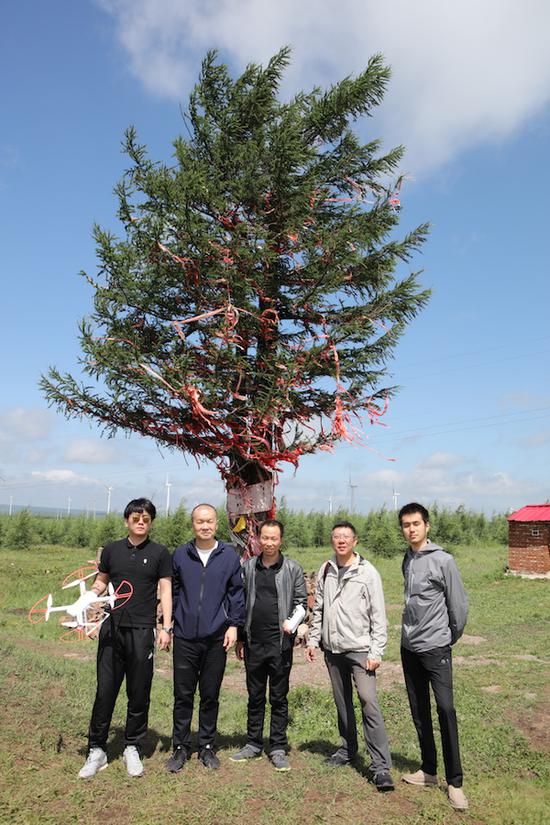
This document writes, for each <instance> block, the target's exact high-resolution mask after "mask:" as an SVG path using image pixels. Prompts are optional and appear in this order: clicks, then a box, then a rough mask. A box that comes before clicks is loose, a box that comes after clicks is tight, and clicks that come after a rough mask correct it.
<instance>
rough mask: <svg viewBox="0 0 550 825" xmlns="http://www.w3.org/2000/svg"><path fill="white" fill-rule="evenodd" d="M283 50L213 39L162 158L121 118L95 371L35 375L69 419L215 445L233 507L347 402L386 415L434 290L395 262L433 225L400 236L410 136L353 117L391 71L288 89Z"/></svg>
mask: <svg viewBox="0 0 550 825" xmlns="http://www.w3.org/2000/svg"><path fill="white" fill-rule="evenodd" d="M288 60H289V51H288V49H282V50H281V51H280V52H279V53H278V54H276V55H275V56H274V57H273V58H272V59H271V60H270V62H269V63H268V65H267V67H266V68H262V67H260V66H257V65H250V66H248V67H247V68H246V70H245V71H244V73H243V74H242V75H241V76H240V77H238V78H237V79H236V80H233V79H232V78H231V76H230V74H229V72H228V70H227V68H226V66H224V65H222V64H220V63H219V62H218V60H217V56H216V54H215V53H209V54H208V55H207V57H206V58H205V60H204V62H203V64H202V71H201V75H200V78H199V81H198V83H197V85H196V86H195V88H194V90H193V92H192V93H191V96H190V99H189V106H188V110H187V113H186V115H185V123H186V127H187V134H186V135H185V136H183V137H178V138H177V139H176V140H175V142H174V150H175V151H174V162H173V164H171V165H166V164H164V163H158V162H155V161H153V160H151V159H150V158H149V157H148V153H147V150H146V147H144V146H142V145H140V144H139V143H138V141H137V138H136V133H135V130H134V129H133V128H130V129H128V131H127V133H126V138H125V149H126V152H127V154H128V156H129V158H130V161H131V166H130V169H129V170H128V171H127V172H126V173H125V174H124V176H123V178H122V180H121V182H120V183H119V184H118V185H117V187H116V193H117V196H118V200H119V211H118V216H119V219H120V221H121V223H122V226H123V229H124V233H123V237H121V238H117V237H115V236H113V235H112V234H111V233H109V232H106V231H104V230H102V229H101V228H100V227H97V226H96V227H95V229H94V235H95V239H96V242H97V254H98V258H99V267H98V275H97V276H96V277H93V278H92V277H90V276H88V275H86V274H85V273H84V274H85V277H86V278H87V279H88V280H89V281H90V282H91V283H92V284H93V287H94V289H95V298H94V311H93V312H92V314H91V315H90V317H89V318H86V319H84V320H83V321H82V322H81V324H80V343H81V347H82V352H83V369H84V373H86V374H87V375H89V376H90V377H91V378H93V379H94V380H95V386H94V387H92V386H87V385H85V384H83V383H82V382H81V381H80V380H77V379H75V378H74V377H73V376H71V375H69V374H62V373H61V372H59V371H58V370H57V369H55V368H53V369H50V371H49V374H48V376H47V377H43V379H42V382H41V386H42V388H43V390H44V392H45V394H46V397H47V399H48V401H49V402H50V403H52V404H54V405H55V406H56V407H58V408H59V409H60V410H61V411H62V412H63V413H64V414H65V415H66V416H68V417H74V416H86V417H89V418H91V419H94V420H96V421H98V422H100V423H101V425H102V426H103V427H104V429H105V430H106V431H107V432H108V433H114V432H115V431H117V430H125V431H133V432H137V433H140V434H141V435H146V436H150V437H152V438H154V439H156V440H157V441H158V442H159V443H160V444H161V445H164V446H169V447H171V448H174V449H176V450H181V451H185V452H187V453H191V454H193V455H194V456H197V457H201V458H204V459H207V460H210V461H213V462H214V463H215V464H216V466H217V467H218V469H219V471H220V472H221V474H222V477H223V478H224V480H225V482H226V484H227V486H228V488H235V487H237V488H239V487H240V488H241V489H242V490H243V491H244V496H241V498H242V499H244V503H242V502H241V505H240V506H239V505H238V504H233V506H232V508H231V509H232V510H233V513H232V515H233V516H234V519H233V520H234V521H235V520H236V518H235V517H236V516H238V514H239V512H243V511H256V512H257V511H262V512H264V513H265V512H266V511H268V510H269V509H270V505H271V503H272V488H271V487H270V486H269V484H270V481H271V480H272V479H273V476H274V474H276V473H277V471H278V470H279V469H280V468H281V466H282V465H283V463H284V462H290V463H291V464H294V465H295V466H296V465H297V464H298V462H299V458H300V456H301V455H302V454H304V453H311V452H314V451H315V450H318V449H330V448H331V447H332V445H333V444H334V443H335V442H336V441H337V440H339V439H341V438H349V439H351V438H353V437H354V432H355V430H354V428H353V426H352V424H351V422H350V417H351V416H352V415H354V414H357V415H361V414H363V415H366V416H368V417H370V418H371V420H375V419H376V418H377V417H378V416H379V415H380V414H381V413H382V411H383V409H384V405H385V404H386V402H387V397H388V395H389V394H391V391H392V388H391V387H385V386H384V383H383V382H384V375H385V370H386V363H387V360H388V357H389V356H390V355H391V354H392V351H393V348H394V346H395V344H396V342H397V340H398V338H399V336H400V335H401V334H402V332H403V330H404V328H405V326H406V324H407V323H408V322H409V321H410V320H411V319H412V318H414V316H415V315H416V314H417V313H418V311H419V309H420V308H421V307H422V306H423V305H424V304H425V302H426V301H427V299H428V292H427V291H425V290H422V289H421V288H420V286H419V284H418V280H417V273H410V272H408V273H406V274H405V275H404V276H403V277H402V276H401V275H400V274H399V273H398V272H397V270H398V268H399V265H400V264H401V263H407V262H408V261H409V259H410V257H411V255H412V254H413V253H414V251H415V250H417V249H418V247H419V246H420V245H421V244H422V242H423V240H424V238H425V235H426V231H427V227H426V226H420V227H418V228H417V229H416V230H415V231H413V232H410V233H409V234H408V235H407V236H406V237H404V238H403V239H400V240H398V239H396V237H395V228H396V226H397V224H398V220H399V213H398V208H396V203H395V198H394V197H392V194H393V193H394V191H395V183H396V181H395V178H396V175H397V168H398V164H399V161H400V158H401V156H402V148H401V147H400V148H397V149H394V150H392V151H390V152H389V153H387V154H380V143H379V141H377V140H373V141H371V142H369V143H366V144H363V143H361V142H360V141H359V139H358V137H357V135H356V134H355V133H354V131H353V130H352V128H351V126H352V125H353V123H354V122H355V121H356V120H357V118H359V117H360V116H364V115H369V114H371V112H372V110H373V109H374V107H376V106H377V105H378V104H379V103H380V101H381V99H382V97H383V94H384V90H385V88H386V85H387V83H388V79H389V74H390V73H389V69H388V68H387V67H386V66H385V65H384V63H383V60H382V58H381V56H375V57H373V58H372V59H371V60H370V61H369V64H368V66H367V68H366V69H365V71H364V72H363V73H362V74H360V75H359V76H358V77H356V78H345V79H344V80H342V81H341V82H340V83H337V84H336V85H334V86H333V87H332V88H330V89H329V90H328V91H322V90H320V89H314V90H313V91H311V92H310V93H304V92H300V93H299V94H297V95H296V96H295V97H294V98H292V99H291V100H290V101H289V102H280V101H279V99H278V90H279V85H280V82H281V77H282V73H283V71H284V69H285V67H286V65H287V63H288ZM392 180H393V184H392V183H391V182H392ZM251 485H256V486H255V487H251ZM266 486H267V489H268V491H270V495H269V496H268V498H269V500H268V501H267V502H266V497H265V491H266ZM247 490H249V491H251V492H250V495H249V496H248V498H247V493H246V491H247ZM254 490H255V491H256V492H252V491H254ZM262 491H263V493H264V496H263V497H262V496H261V495H258V493H259V492H260V493H261V492H262ZM257 514H258V512H257ZM243 525H244V521H243V519H240V525H239V526H240V527H242V526H243ZM249 528H250V521H249ZM249 532H252V531H251V530H250V529H249Z"/></svg>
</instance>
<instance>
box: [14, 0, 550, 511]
mask: <svg viewBox="0 0 550 825" xmlns="http://www.w3.org/2000/svg"><path fill="white" fill-rule="evenodd" d="M2 18H3V19H2V26H1V34H0V84H1V99H2V117H1V129H0V233H1V239H2V258H1V274H2V285H3V289H2V296H3V318H2V326H1V332H0V334H1V336H2V356H3V357H2V364H3V370H2V373H3V382H2V386H3V391H2V393H1V397H0V505H2V504H7V503H8V502H9V501H10V497H11V499H12V501H13V502H14V503H16V504H20V505H26V504H31V505H49V506H54V507H59V508H60V509H61V510H63V509H65V510H66V509H67V506H68V502H69V498H70V499H71V507H72V508H84V509H86V508H92V507H94V506H95V507H97V509H104V508H105V506H106V502H107V487H109V486H111V487H112V488H113V489H112V504H113V506H114V507H115V508H117V509H120V508H121V507H123V506H124V504H125V502H126V501H127V500H128V499H129V498H131V497H133V496H134V495H138V494H142V493H144V494H146V495H151V496H154V497H155V499H156V500H157V502H158V503H159V504H160V505H161V506H163V505H164V503H165V497H166V487H165V482H166V478H167V475H168V476H169V479H170V482H171V484H172V487H171V500H172V504H175V503H177V502H178V501H179V500H181V499H182V498H183V499H184V500H185V503H186V504H187V505H188V506H192V505H193V504H194V503H196V502H197V501H200V500H204V499H205V498H207V499H210V500H213V501H214V503H221V501H222V499H223V487H222V485H221V482H219V480H218V479H217V475H216V473H215V471H214V470H213V469H212V468H211V467H209V466H204V467H202V468H201V469H200V471H198V470H197V468H196V465H195V462H194V460H193V459H192V458H187V459H186V458H185V457H184V456H182V455H176V454H173V453H162V452H160V451H159V449H158V448H157V447H156V446H155V445H153V444H149V443H147V442H145V441H144V440H143V439H138V438H125V437H124V436H120V437H117V438H116V439H112V440H108V439H105V438H100V433H99V431H98V430H97V428H96V427H95V425H93V424H89V423H87V422H74V421H72V422H68V421H66V420H65V419H64V418H62V417H61V416H60V415H58V414H56V413H55V412H54V411H52V410H48V408H47V406H46V405H45V402H44V400H43V399H42V397H41V395H40V392H39V390H38V388H37V382H38V379H39V377H40V373H41V372H45V371H46V370H47V368H48V366H50V365H54V364H55V365H57V366H58V367H60V368H61V369H63V370H74V369H75V368H76V366H77V361H78V345H77V338H76V333H77V322H78V320H79V319H80V318H81V317H82V316H83V315H85V314H86V313H87V312H88V311H89V309H90V308H91V298H92V293H91V289H90V287H89V286H88V285H87V284H86V282H85V281H84V280H83V279H81V278H80V277H79V276H78V272H79V271H80V270H81V269H85V270H87V271H89V272H90V273H94V270H95V263H96V261H95V253H94V248H93V242H92V238H91V229H92V224H93V223H94V221H97V222H99V223H100V224H102V225H103V226H106V227H111V228H113V229H114V230H116V229H117V224H116V220H115V209H116V203H115V199H114V196H113V194H112V190H113V186H114V184H115V183H116V182H117V180H118V179H119V178H120V177H121V175H122V173H123V171H124V168H125V162H126V161H125V158H124V156H123V155H122V154H121V150H120V144H121V139H122V136H123V132H124V129H125V128H126V127H127V126H128V125H130V124H134V125H135V126H136V128H137V130H138V134H139V137H140V139H141V140H142V141H143V142H145V143H147V144H148V146H149V149H150V154H151V156H152V157H155V158H162V159H167V158H169V156H170V152H171V142H172V140H173V138H174V137H175V136H176V135H177V134H178V133H179V132H180V131H181V127H182V120H181V114H180V105H183V106H185V102H186V99H187V94H188V92H189V89H190V88H191V86H192V85H193V83H194V82H195V80H196V77H197V73H198V69H199V64H200V59H201V57H202V56H203V54H204V52H205V51H206V49H207V48H210V47H213V46H214V47H218V48H219V50H220V53H221V56H222V58H223V59H224V60H225V61H226V62H228V63H229V65H230V66H231V67H232V69H233V70H234V71H235V72H238V71H240V70H241V69H242V68H243V67H244V65H245V64H246V63H247V62H249V61H250V60H257V61H265V60H266V59H267V58H268V57H269V56H270V55H271V54H273V53H274V52H275V51H276V50H277V49H278V48H279V47H280V46H281V45H283V44H285V43H290V44H291V45H292V46H293V48H294V60H293V64H292V67H291V69H290V71H289V73H288V75H287V77H286V79H285V84H284V88H283V94H290V93H292V92H293V91H294V90H296V89H298V88H302V87H305V88H309V87H311V86H312V85H315V84H318V85H327V84H330V83H331V82H334V81H336V80H338V79H340V78H341V77H343V76H345V75H347V74H349V73H354V72H358V71H360V70H361V69H362V68H363V67H364V65H365V64H366V61H367V59H368V56H369V55H370V54H372V53H373V52H375V51H382V52H383V53H384V54H385V56H386V58H387V60H388V62H389V63H391V65H392V67H393V80H392V84H391V88H390V91H389V93H388V95H387V98H386V100H385V102H384V105H383V106H382V107H381V110H380V112H379V113H378V114H377V116H376V118H374V119H373V120H369V121H368V123H366V124H361V127H360V128H361V130H362V134H363V135H364V136H365V137H382V138H383V139H384V143H385V146H386V147H390V146H391V145H394V144H396V143H404V144H405V145H406V146H407V155H406V158H405V161H404V164H403V171H405V172H408V173H409V174H410V176H411V178H412V180H410V181H408V182H407V183H406V184H405V186H404V189H403V191H402V201H403V210H402V213H401V215H402V224H401V225H402V228H403V230H406V229H407V228H409V227H412V226H414V225H416V224H418V223H420V222H423V221H425V220H428V221H430V222H431V223H432V225H433V229H432V232H431V236H430V239H429V240H428V242H427V244H426V245H425V248H424V251H423V254H422V255H421V256H419V257H418V258H417V259H416V261H415V262H414V264H415V268H419V267H423V268H424V270H425V271H424V275H423V283H424V284H426V285H429V286H431V287H432V289H433V298H432V300H431V302H430V304H429V306H428V308H427V309H426V310H425V311H424V312H423V313H422V315H421V316H420V317H419V318H418V319H417V320H416V321H415V322H414V323H413V324H412V325H411V326H410V327H409V329H408V330H407V332H406V333H405V336H404V337H403V339H402V341H401V343H400V345H399V348H398V350H397V352H396V359H395V361H394V363H393V365H392V372H393V378H392V382H393V383H397V384H400V385H401V387H402V389H401V392H400V393H399V395H398V396H397V397H396V398H395V399H394V400H393V401H392V403H391V405H390V409H389V411H388V414H387V415H386V418H385V423H386V424H387V427H385V428H381V427H378V428H369V429H368V435H369V442H368V443H369V445H370V446H372V448H373V449H372V451H371V450H368V449H363V448H360V447H350V446H348V445H343V446H342V447H341V448H339V449H337V451H336V452H335V453H334V454H332V455H328V454H326V453H322V454H320V455H318V456H313V457H308V458H306V459H304V460H303V461H302V463H301V465H300V468H299V469H298V472H297V473H296V474H295V475H294V476H293V475H292V473H291V472H285V473H284V474H283V475H281V478H280V485H279V488H278V494H279V495H281V494H284V495H286V497H287V500H288V502H289V503H290V504H291V505H292V506H294V507H296V508H303V509H306V510H309V509H327V508H328V501H329V498H330V497H332V500H333V506H334V507H337V506H339V505H349V503H350V489H349V479H350V477H351V480H352V482H353V483H354V484H356V485H357V487H356V488H355V490H354V497H355V503H356V506H357V508H358V509H361V510H366V509H370V508H372V507H378V506H381V505H382V504H386V505H387V506H393V499H392V493H393V490H396V491H397V492H398V493H399V502H400V503H404V502H405V501H406V500H410V499H420V500H422V501H426V502H432V501H435V500H437V501H438V502H440V503H441V504H447V505H449V506H452V507H454V506H456V505H458V504H460V503H464V504H466V505H467V506H469V507H472V508H475V509H483V510H486V511H489V512H490V511H492V510H497V511H503V510H507V509H508V508H516V507H519V506H521V505H523V504H526V503H536V502H542V501H546V500H547V499H548V498H550V484H549V483H548V470H547V468H548V464H549V461H548V458H549V448H550V386H549V380H548V367H547V363H548V355H549V353H550V333H549V332H548V326H549V325H548V320H547V319H548V312H549V306H550V286H549V279H548V273H549V266H548V254H547V249H546V246H547V242H546V241H545V240H544V239H545V237H546V236H547V233H548V228H547V227H548V217H549V209H548V205H547V199H548V189H549V183H550V181H549V178H550V171H549V164H548V145H549V137H550V53H549V52H548V48H547V42H546V39H547V32H548V30H549V26H550V9H549V8H548V6H547V4H546V3H545V2H543V0H527V1H526V2H524V3H522V4H521V7H520V6H519V4H517V3H515V2H508V0H498V2H497V0H486V2H484V3H483V4H479V3H477V2H473V0H471V1H470V0H467V1H466V2H461V3H460V4H453V5H452V6H451V4H442V3H440V2H436V0H420V2H418V3H414V4H411V3H409V2H405V0H396V2H394V3H392V4H380V3H375V2H370V0H367V1H366V2H365V0H361V2H360V0H342V2H340V3H339V4H338V6H337V7H336V4H329V3H325V4H319V3H313V2H310V0H305V2H303V3H301V4H300V5H299V7H298V8H296V4H295V3H291V2H290V0H281V2H279V3H277V4H273V3H268V2H266V0H254V2H252V0H243V2H241V3H238V4H235V3H231V2H229V0H210V2H207V3H205V2H202V3H201V2H195V0H178V2H176V0H155V2H153V0H132V2H130V0H97V2H93V0H82V2H79V3H74V2H70V0H49V2H48V3H41V2H38V0H34V1H33V0H22V2H20V3H18V4H9V7H6V8H5V9H4V11H3V15H2ZM388 458H395V459H396V461H392V462H390V461H388V460H387V459H388Z"/></svg>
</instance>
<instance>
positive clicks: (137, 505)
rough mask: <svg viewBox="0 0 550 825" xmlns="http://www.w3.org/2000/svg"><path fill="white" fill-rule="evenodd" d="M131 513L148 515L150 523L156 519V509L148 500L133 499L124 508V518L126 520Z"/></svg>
mask: <svg viewBox="0 0 550 825" xmlns="http://www.w3.org/2000/svg"><path fill="white" fill-rule="evenodd" d="M132 513H149V515H150V516H151V521H154V520H155V518H156V517H157V508H156V507H155V505H154V504H153V502H152V501H149V499H148V498H133V499H132V501H129V502H128V504H127V505H126V507H125V508H124V518H125V519H126V520H128V519H129V518H130V516H131V515H132Z"/></svg>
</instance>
